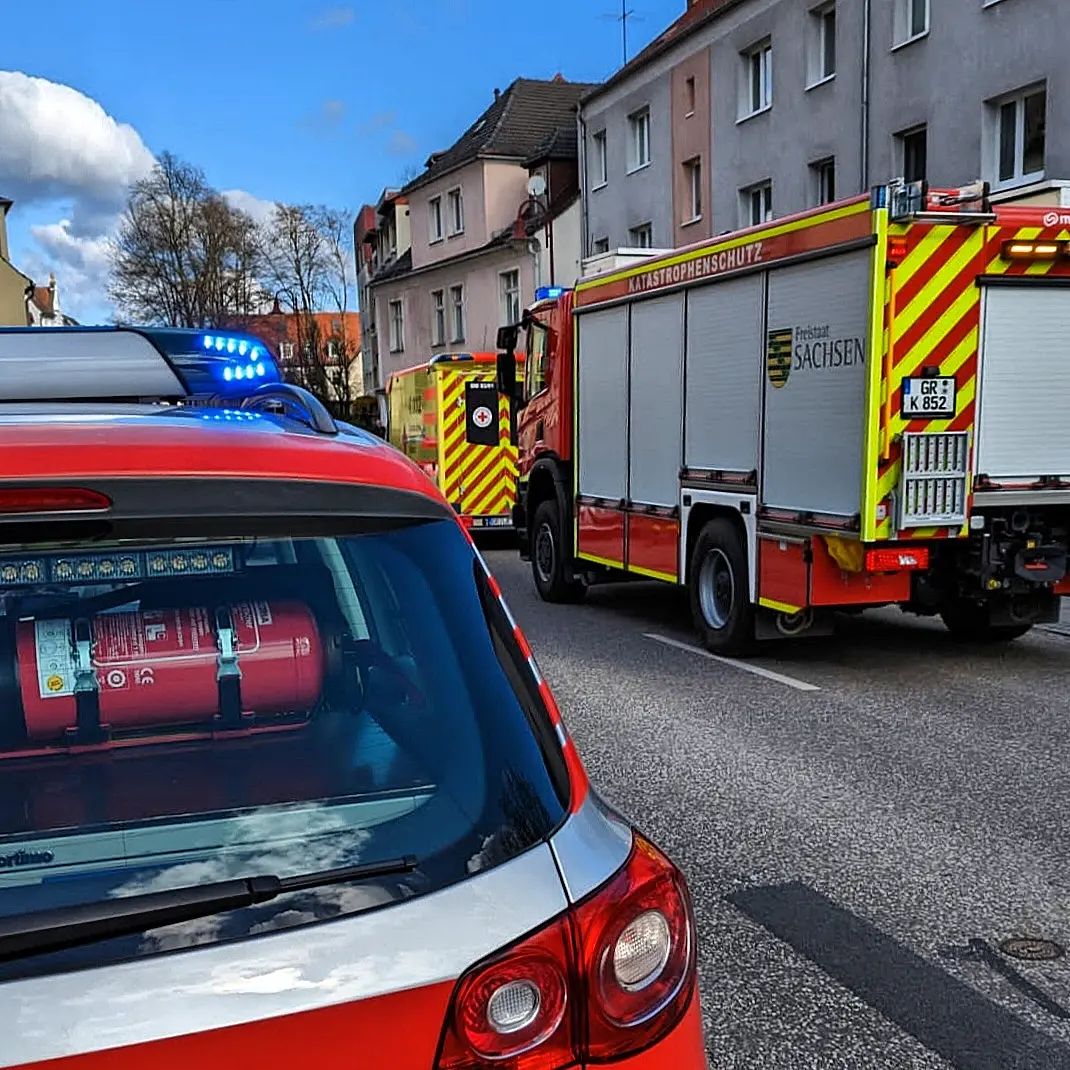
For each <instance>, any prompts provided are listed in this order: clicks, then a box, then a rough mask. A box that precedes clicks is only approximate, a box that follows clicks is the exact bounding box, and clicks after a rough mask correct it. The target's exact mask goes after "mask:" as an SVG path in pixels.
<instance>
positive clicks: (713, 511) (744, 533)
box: [680, 491, 758, 604]
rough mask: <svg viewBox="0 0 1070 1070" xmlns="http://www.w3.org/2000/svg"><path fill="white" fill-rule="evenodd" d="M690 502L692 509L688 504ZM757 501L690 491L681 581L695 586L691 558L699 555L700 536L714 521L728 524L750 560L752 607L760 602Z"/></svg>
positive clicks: (683, 538)
mask: <svg viewBox="0 0 1070 1070" xmlns="http://www.w3.org/2000/svg"><path fill="white" fill-rule="evenodd" d="M688 499H690V505H688V504H687V500H688ZM757 504H758V503H757V500H756V497H750V498H741V497H740V496H739V495H738V494H730V493H726V492H720V491H688V492H686V497H685V507H684V510H683V530H682V531H681V546H680V550H681V553H682V560H681V566H682V567H681V569H680V577H681V582H682V583H683V584H684V585H685V586H686V585H687V584H689V583H690V582H691V558H692V556H693V555H694V552H695V544H696V543H697V542H698V537H699V533H700V532H701V531H702V529H703V528H704V527H705V526H706V525H707V524H708V523H709V522H710V521H711V520H717V519H724V520H728V521H729V522H730V523H731V524H732V525H733V526H734V527H735V529H736V531H737V533H738V534H739V538H740V542H741V544H742V546H743V552H744V554H745V555H746V558H747V566H748V568H747V571H748V577H747V580H748V584H747V585H748V587H749V595H750V600H751V602H752V603H755V604H756V603H757V601H758V549H757V547H758V539H757V525H756V512H757Z"/></svg>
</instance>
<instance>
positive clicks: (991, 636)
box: [940, 602, 1033, 643]
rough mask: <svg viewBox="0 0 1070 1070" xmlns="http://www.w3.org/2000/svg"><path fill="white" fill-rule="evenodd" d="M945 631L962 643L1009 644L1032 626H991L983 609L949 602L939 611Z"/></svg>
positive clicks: (974, 604)
mask: <svg viewBox="0 0 1070 1070" xmlns="http://www.w3.org/2000/svg"><path fill="white" fill-rule="evenodd" d="M940 616H941V618H942V619H943V622H944V624H945V625H946V627H947V630H948V631H949V632H950V633H951V635H952V636H953V637H954V638H955V639H958V640H960V641H961V642H964V643H1010V642H1012V641H1013V640H1015V639H1020V638H1021V637H1022V636H1023V635H1025V634H1026V632H1028V631H1030V630H1031V629H1032V627H1033V625H1032V624H993V623H992V622H991V621H990V620H989V619H988V616H987V613H986V611H985V607H984V606H983V605H978V604H977V603H975V602H949V603H948V604H947V605H945V606H944V607H943V609H941V610H940Z"/></svg>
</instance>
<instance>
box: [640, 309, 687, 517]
mask: <svg viewBox="0 0 1070 1070" xmlns="http://www.w3.org/2000/svg"><path fill="white" fill-rule="evenodd" d="M630 371H631V398H630V401H629V413H628V419H629V436H628V445H629V457H628V497H629V498H631V500H632V501H634V502H640V503H642V504H643V505H663V506H675V505H678V504H679V496H680V461H681V459H682V458H681V454H682V451H683V418H684V414H683V375H684V296H683V294H671V295H670V296H668V297H659V298H656V299H654V300H651V301H639V302H637V303H636V304H635V305H634V306H633V308H632V338H631V353H630Z"/></svg>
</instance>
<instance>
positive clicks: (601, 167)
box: [591, 130, 609, 189]
mask: <svg viewBox="0 0 1070 1070" xmlns="http://www.w3.org/2000/svg"><path fill="white" fill-rule="evenodd" d="M608 181H609V158H608V157H607V155H606V132H605V131H604V130H599V131H598V132H597V133H596V134H594V135H593V136H592V137H591V189H600V188H601V187H602V186H604V185H605V184H606V183H607V182H608Z"/></svg>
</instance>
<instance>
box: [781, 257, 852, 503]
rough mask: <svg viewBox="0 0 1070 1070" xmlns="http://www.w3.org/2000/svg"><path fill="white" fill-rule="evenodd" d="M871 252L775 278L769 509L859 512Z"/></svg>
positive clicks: (812, 264)
mask: <svg viewBox="0 0 1070 1070" xmlns="http://www.w3.org/2000/svg"><path fill="white" fill-rule="evenodd" d="M871 256H872V250H869V249H866V250H863V251H860V252H852V253H844V254H842V255H839V256H833V257H829V258H827V259H824V260H817V261H812V262H810V263H805V264H798V265H796V266H794V267H785V268H779V269H775V270H773V271H770V273H769V294H768V305H767V315H766V324H765V346H764V349H765V353H764V360H763V364H764V372H765V442H764V450H763V457H762V464H763V486H762V498H763V504H765V505H768V506H772V507H774V508H781V509H793V510H800V511H803V512H814V513H828V514H833V515H839V516H845V517H850V516H855V515H857V514H858V513H859V512H860V511H861V495H862V462H863V456H862V455H863V436H864V432H865V412H866V362H867V361H868V359H869V355H868V354H867V352H866V349H867V334H868V330H869V297H870V295H869V290H870V257H871Z"/></svg>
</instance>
